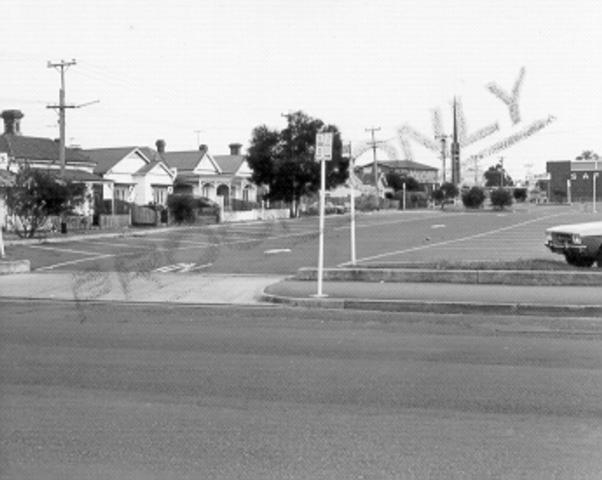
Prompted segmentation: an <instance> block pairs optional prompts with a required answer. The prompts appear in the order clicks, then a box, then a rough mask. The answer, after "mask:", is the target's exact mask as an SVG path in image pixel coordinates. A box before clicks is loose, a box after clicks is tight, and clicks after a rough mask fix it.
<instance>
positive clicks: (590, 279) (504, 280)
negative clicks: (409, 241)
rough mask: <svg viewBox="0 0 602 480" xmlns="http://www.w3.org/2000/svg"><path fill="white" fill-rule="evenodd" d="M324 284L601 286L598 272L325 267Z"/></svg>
mask: <svg viewBox="0 0 602 480" xmlns="http://www.w3.org/2000/svg"><path fill="white" fill-rule="evenodd" d="M294 278H295V279H296V280H309V281H315V280H317V278H318V272H317V269H316V268H313V267H304V268H301V269H299V270H298V271H297V273H296V275H295V277H294ZM322 278H323V280H325V281H345V282H353V281H358V282H376V283H378V282H418V283H429V282H437V283H467V284H496V285H539V286H554V285H577V286H598V285H600V286H602V272H594V271H584V272H573V271H567V270H563V271H554V270H549V271H548V270H437V269H419V268H327V269H324V272H323V277H322Z"/></svg>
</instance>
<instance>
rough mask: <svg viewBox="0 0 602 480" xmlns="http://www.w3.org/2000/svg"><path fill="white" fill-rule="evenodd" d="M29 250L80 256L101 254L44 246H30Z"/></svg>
mask: <svg viewBox="0 0 602 480" xmlns="http://www.w3.org/2000/svg"><path fill="white" fill-rule="evenodd" d="M29 248H37V249H39V250H54V251H56V252H66V253H77V254H78V255H100V253H99V252H90V251H83V250H74V249H72V248H59V247H45V246H42V245H29Z"/></svg>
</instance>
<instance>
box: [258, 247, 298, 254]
mask: <svg viewBox="0 0 602 480" xmlns="http://www.w3.org/2000/svg"><path fill="white" fill-rule="evenodd" d="M263 253H264V254H266V255H274V254H276V253H291V249H290V248H272V249H271V250H266V251H264V252H263Z"/></svg>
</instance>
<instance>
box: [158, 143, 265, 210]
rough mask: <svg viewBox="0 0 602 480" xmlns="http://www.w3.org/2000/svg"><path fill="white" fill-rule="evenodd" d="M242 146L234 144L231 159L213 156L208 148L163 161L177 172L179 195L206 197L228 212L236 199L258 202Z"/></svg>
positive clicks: (168, 156)
mask: <svg viewBox="0 0 602 480" xmlns="http://www.w3.org/2000/svg"><path fill="white" fill-rule="evenodd" d="M241 146H242V145H241V144H239V143H232V144H230V154H229V155H212V154H210V153H209V150H208V148H207V146H206V145H201V146H200V147H199V149H198V150H188V151H180V152H163V153H162V157H163V158H164V159H165V161H166V162H167V163H168V164H169V166H170V167H172V168H175V169H176V170H177V177H176V182H175V187H174V188H175V191H176V192H180V193H190V194H192V195H195V196H200V197H206V198H209V199H211V200H213V201H217V202H219V203H222V204H223V205H224V207H226V208H228V206H229V205H230V203H231V200H232V199H237V200H245V201H251V202H255V201H257V186H256V185H255V184H254V183H253V182H252V181H251V175H252V173H253V172H252V170H251V169H250V167H249V165H248V163H247V161H246V159H245V157H244V156H243V155H241V154H240V148H241Z"/></svg>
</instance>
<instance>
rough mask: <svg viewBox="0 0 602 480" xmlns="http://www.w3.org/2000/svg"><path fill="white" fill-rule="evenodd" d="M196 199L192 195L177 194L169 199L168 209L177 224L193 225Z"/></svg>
mask: <svg viewBox="0 0 602 480" xmlns="http://www.w3.org/2000/svg"><path fill="white" fill-rule="evenodd" d="M195 203H198V202H195V199H194V198H193V197H192V195H185V194H176V195H170V196H169V197H167V208H168V209H169V212H170V216H171V218H173V220H174V222H176V223H193V222H194V220H195V218H196V214H195Z"/></svg>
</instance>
